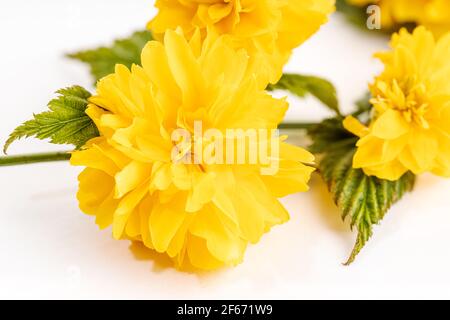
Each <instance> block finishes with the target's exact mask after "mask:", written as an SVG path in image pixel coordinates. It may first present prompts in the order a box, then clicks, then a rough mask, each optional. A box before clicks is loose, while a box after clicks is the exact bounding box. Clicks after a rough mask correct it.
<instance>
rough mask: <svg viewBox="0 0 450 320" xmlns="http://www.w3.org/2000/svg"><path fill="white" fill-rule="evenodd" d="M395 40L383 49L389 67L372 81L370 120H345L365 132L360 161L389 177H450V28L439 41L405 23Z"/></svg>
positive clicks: (356, 162)
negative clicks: (425, 174) (428, 174)
mask: <svg viewBox="0 0 450 320" xmlns="http://www.w3.org/2000/svg"><path fill="white" fill-rule="evenodd" d="M391 46H392V51H389V52H383V53H378V54H377V57H378V58H379V59H380V60H381V61H382V62H383V63H384V65H385V70H384V72H383V73H382V74H381V75H380V76H378V77H377V78H376V79H375V83H374V84H373V85H371V92H372V96H373V97H374V98H373V99H372V101H371V103H372V104H373V106H374V110H373V111H374V112H373V119H372V120H371V123H370V126H369V127H368V128H367V127H365V126H363V125H362V124H360V123H359V122H358V121H357V120H356V119H354V118H347V119H346V120H345V122H344V125H345V126H346V128H347V129H348V130H350V131H352V132H353V133H355V134H357V135H358V136H360V137H361V139H360V140H359V142H358V144H357V146H358V150H357V152H356V154H355V157H354V167H356V168H363V169H364V171H365V172H366V173H367V174H369V175H375V176H377V177H379V178H382V179H388V180H397V179H398V178H400V177H401V176H402V175H403V174H404V173H405V172H407V171H412V172H413V173H415V174H420V173H423V172H426V171H431V172H433V173H435V174H437V175H440V176H444V177H449V176H450V81H449V79H450V33H448V34H447V35H445V36H443V37H442V38H441V39H440V40H439V41H435V39H434V38H433V34H432V33H431V32H429V31H427V30H426V29H425V28H424V27H418V28H417V29H416V30H415V31H414V33H413V34H410V33H408V32H407V31H406V30H404V29H403V30H401V31H400V33H399V34H394V36H393V38H392V43H391Z"/></svg>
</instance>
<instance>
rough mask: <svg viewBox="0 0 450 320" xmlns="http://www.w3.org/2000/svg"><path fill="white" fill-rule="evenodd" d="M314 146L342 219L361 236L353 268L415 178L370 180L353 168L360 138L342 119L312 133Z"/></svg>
mask: <svg viewBox="0 0 450 320" xmlns="http://www.w3.org/2000/svg"><path fill="white" fill-rule="evenodd" d="M309 135H310V136H311V138H312V139H313V141H314V143H313V145H312V147H311V150H312V151H313V152H315V153H316V154H321V155H322V158H321V160H320V163H319V172H320V174H321V176H322V178H323V179H324V181H325V183H326V184H327V185H328V189H329V190H330V192H331V194H332V196H333V200H334V202H335V203H336V205H337V206H338V208H339V209H340V210H341V213H342V218H343V219H344V220H345V219H349V220H350V225H351V228H352V229H353V228H356V229H357V231H358V236H357V240H356V244H355V247H354V249H353V251H352V253H351V255H350V257H349V259H348V261H347V262H346V263H345V264H346V265H349V264H351V263H352V262H354V261H355V258H356V257H357V255H358V254H359V253H360V251H361V250H362V249H363V247H364V246H365V245H366V243H367V242H368V241H369V239H370V238H371V237H372V234H373V226H374V225H376V224H379V223H380V222H381V221H382V219H383V218H384V216H385V215H386V213H387V212H388V210H389V209H390V207H391V206H392V205H393V204H394V203H395V202H397V201H398V200H400V199H401V198H402V197H403V195H404V194H405V193H406V192H408V191H411V190H412V189H413V187H414V183H415V176H414V175H413V174H412V173H406V174H405V175H404V176H403V177H401V178H400V179H399V180H397V181H387V180H382V179H378V178H376V177H372V176H367V175H366V174H364V172H363V171H362V170H361V169H354V168H353V167H352V163H353V156H354V154H355V152H356V146H355V144H356V142H357V140H358V138H357V137H355V136H353V135H352V134H350V133H349V132H347V131H346V130H345V129H344V128H343V126H342V119H341V118H334V119H328V120H325V121H323V122H322V123H320V124H318V125H317V126H315V127H313V128H311V129H310V130H309Z"/></svg>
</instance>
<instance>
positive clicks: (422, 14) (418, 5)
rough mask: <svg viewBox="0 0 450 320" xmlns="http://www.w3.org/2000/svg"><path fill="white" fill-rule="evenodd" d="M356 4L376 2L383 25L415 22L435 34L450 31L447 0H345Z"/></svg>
mask: <svg viewBox="0 0 450 320" xmlns="http://www.w3.org/2000/svg"><path fill="white" fill-rule="evenodd" d="M347 1H348V2H349V3H351V4H353V5H357V6H366V5H369V4H377V5H379V6H380V8H381V20H382V25H383V27H385V28H387V29H389V28H392V27H394V26H395V25H399V24H400V25H403V24H407V23H416V24H418V25H423V26H425V27H427V28H428V29H430V30H431V31H432V32H433V33H434V34H435V35H436V36H440V35H443V34H444V33H446V32H447V31H450V1H449V0H347Z"/></svg>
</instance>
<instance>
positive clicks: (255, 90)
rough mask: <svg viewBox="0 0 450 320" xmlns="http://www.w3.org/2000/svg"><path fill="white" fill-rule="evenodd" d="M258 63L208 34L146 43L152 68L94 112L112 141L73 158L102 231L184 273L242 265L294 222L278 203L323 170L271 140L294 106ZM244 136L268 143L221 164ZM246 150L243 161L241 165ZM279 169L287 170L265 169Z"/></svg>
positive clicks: (142, 69) (110, 90) (116, 80)
mask: <svg viewBox="0 0 450 320" xmlns="http://www.w3.org/2000/svg"><path fill="white" fill-rule="evenodd" d="M248 63H249V57H248V54H247V52H246V51H245V50H243V49H240V50H235V49H234V48H233V47H232V46H231V45H230V40H229V39H228V37H227V36H218V35H215V34H213V33H212V34H210V35H208V36H206V40H203V39H202V35H201V34H200V31H198V32H194V34H193V35H192V36H190V37H189V40H187V39H186V38H185V36H184V35H183V33H182V32H181V30H177V31H172V30H168V31H167V32H166V33H165V36H164V41H163V42H159V41H151V42H149V43H148V44H147V45H146V46H145V48H144V50H143V52H142V66H137V65H134V66H133V67H132V68H131V70H128V69H127V68H126V67H125V66H121V65H118V66H117V67H116V71H115V73H114V74H111V75H110V76H107V77H106V78H104V79H103V80H101V81H100V82H99V83H98V86H97V95H96V96H94V97H92V98H91V99H90V105H89V107H88V110H87V113H88V115H89V116H90V117H91V118H92V119H93V121H94V122H95V124H96V125H97V127H98V129H99V132H100V137H98V138H94V139H92V140H90V141H89V142H88V143H87V144H86V146H85V147H84V148H83V149H82V150H81V151H76V152H74V153H73V154H72V159H71V164H72V165H76V166H85V167H86V169H85V170H84V171H83V172H82V173H81V174H80V176H79V192H78V200H79V203H80V207H81V209H82V211H84V212H85V213H87V214H90V215H94V216H95V217H96V222H97V224H98V225H99V226H100V228H106V227H109V226H112V229H113V236H114V238H115V239H129V240H132V241H139V242H142V243H143V244H144V245H145V246H146V247H148V248H150V249H152V250H155V251H157V252H158V253H163V254H167V255H168V256H169V257H170V258H172V259H173V261H174V264H175V266H176V267H178V268H181V269H183V268H185V267H186V268H190V267H192V266H193V267H194V268H198V269H205V270H211V269H216V268H219V267H222V266H234V265H237V264H239V263H240V262H242V260H243V256H244V253H245V250H246V247H247V245H248V244H249V243H257V242H258V241H259V240H260V238H261V237H262V235H263V234H264V233H266V232H268V231H269V230H270V229H271V227H273V226H275V225H278V224H281V223H284V222H286V221H287V220H288V219H289V215H288V213H287V212H286V210H285V209H284V207H283V206H282V205H281V203H280V202H279V200H278V198H280V197H284V196H286V195H289V194H292V193H296V192H301V191H306V190H307V189H308V186H307V183H308V180H309V178H310V175H311V173H312V172H313V170H314V169H313V168H312V167H311V166H308V165H307V164H311V163H312V162H313V161H314V157H313V156H312V155H311V154H310V153H309V152H307V151H305V150H304V149H302V148H298V147H294V146H291V145H289V144H287V143H285V142H284V139H285V137H277V136H276V135H272V134H271V133H270V132H271V131H274V130H275V129H276V128H277V126H278V124H279V123H280V122H281V121H282V119H283V117H284V114H285V112H286V110H287V108H288V104H287V102H286V101H285V99H275V98H273V97H272V96H271V95H269V94H268V93H267V92H266V91H264V90H263V89H261V88H260V87H259V86H258V84H257V79H256V77H255V75H254V74H253V72H250V71H249V68H248ZM198 128H200V131H203V132H207V131H208V130H209V132H212V133H213V134H210V135H209V136H207V135H206V134H204V135H199V134H198V132H196V130H197V129H198ZM234 129H235V130H236V131H238V132H241V133H242V132H247V133H248V132H250V135H245V139H244V140H245V141H247V140H249V139H250V138H251V136H252V135H251V133H252V132H257V133H258V135H259V136H260V139H258V140H254V141H256V143H255V142H254V143H253V144H251V143H247V144H245V143H244V144H241V145H240V147H239V146H238V145H237V144H236V145H233V146H232V147H231V148H228V149H226V151H225V152H223V153H222V156H220V157H218V156H217V154H218V153H219V151H218V150H220V148H216V147H217V145H216V144H215V142H217V141H219V142H221V143H222V142H223V140H227V141H226V142H229V141H228V140H229V135H228V134H229V131H231V132H233V130H234ZM261 132H263V134H262V135H261V134H260V133H261ZM267 132H269V133H267ZM186 133H190V134H191V135H192V137H193V138H190V137H189V136H186ZM266 133H267V134H266ZM218 137H219V138H220V137H225V138H224V139H223V140H221V139H219V138H218ZM261 137H262V138H261ZM241 142H242V141H241ZM273 142H277V143H273ZM222 145H223V144H222ZM211 146H213V147H212V148H211ZM268 146H270V147H268ZM265 148H269V149H274V150H277V152H276V153H274V152H268V153H267V154H268V157H267V158H268V160H270V161H269V162H266V161H262V159H261V158H260V157H259V156H258V157H257V158H256V160H255V161H252V160H251V158H252V155H254V154H255V153H254V152H256V151H257V149H261V150H262V149H265ZM239 150H241V151H244V152H246V153H245V156H244V157H243V158H242V159H241V160H244V161H242V162H238V161H234V160H236V159H237V158H238V154H239V152H238V151H239ZM230 152H231V154H232V155H231V156H230V157H227V156H228V155H229V154H230ZM234 152H236V153H234ZM205 154H206V155H207V154H209V155H210V157H202V155H205ZM202 158H203V160H202ZM211 158H213V159H216V160H217V161H210V160H211ZM225 158H227V159H225ZM199 159H200V160H199ZM273 161H276V164H277V166H276V167H274V168H275V169H276V170H268V171H267V170H265V169H270V167H271V163H272V162H273Z"/></svg>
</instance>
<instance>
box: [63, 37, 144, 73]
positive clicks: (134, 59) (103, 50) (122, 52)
mask: <svg viewBox="0 0 450 320" xmlns="http://www.w3.org/2000/svg"><path fill="white" fill-rule="evenodd" d="M150 40H152V34H151V32H149V31H138V32H135V33H133V34H132V35H131V36H130V37H128V38H125V39H119V40H116V41H114V43H113V44H112V46H111V47H100V48H96V49H92V50H86V51H81V52H77V53H73V54H69V55H68V57H70V58H73V59H77V60H80V61H82V62H85V63H87V64H88V65H89V66H90V69H91V74H92V76H93V77H94V78H95V80H96V81H98V80H100V79H101V78H103V77H105V76H107V75H109V74H111V73H114V68H115V66H116V64H123V65H125V66H127V67H128V68H130V67H131V66H132V65H133V64H141V51H142V49H143V48H144V46H145V45H146V43H147V42H148V41H150Z"/></svg>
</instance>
